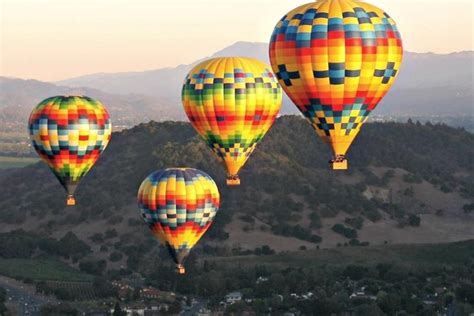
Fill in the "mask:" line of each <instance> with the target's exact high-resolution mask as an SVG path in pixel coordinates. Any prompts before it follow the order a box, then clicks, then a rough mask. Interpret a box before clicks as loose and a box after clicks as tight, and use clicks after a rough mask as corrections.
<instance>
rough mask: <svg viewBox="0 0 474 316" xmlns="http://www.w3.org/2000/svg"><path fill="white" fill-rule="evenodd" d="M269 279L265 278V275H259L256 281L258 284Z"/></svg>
mask: <svg viewBox="0 0 474 316" xmlns="http://www.w3.org/2000/svg"><path fill="white" fill-rule="evenodd" d="M267 281H268V278H264V277H261V276H260V277H258V279H257V281H256V282H255V283H257V284H260V283H263V282H267Z"/></svg>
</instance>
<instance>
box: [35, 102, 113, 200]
mask: <svg viewBox="0 0 474 316" xmlns="http://www.w3.org/2000/svg"><path fill="white" fill-rule="evenodd" d="M28 128H29V132H30V138H31V141H32V143H33V147H34V148H35V150H36V151H37V153H38V155H39V156H40V157H41V159H43V161H44V162H46V164H47V165H48V166H49V168H50V169H51V170H52V171H53V173H54V174H55V175H56V177H57V178H58V180H59V182H60V183H61V184H62V185H63V187H64V188H65V189H66V192H67V194H68V197H67V205H75V203H76V201H75V199H74V192H75V190H76V187H77V185H78V183H79V181H80V180H81V178H82V177H83V176H84V175H85V174H86V173H87V172H88V171H89V170H90V169H91V168H92V166H93V165H94V164H95V163H96V161H97V159H99V156H100V154H101V153H102V151H104V149H105V148H106V147H107V145H108V143H109V141H110V137H111V134H112V124H111V122H110V118H109V113H108V112H107V110H106V109H105V107H104V106H103V105H102V103H100V102H99V101H96V100H94V99H92V98H89V97H85V96H55V97H51V98H47V99H45V100H43V101H42V102H41V103H39V104H38V105H37V106H36V107H35V108H34V109H33V111H32V112H31V115H30V119H29V122H28Z"/></svg>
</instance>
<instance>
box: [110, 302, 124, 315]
mask: <svg viewBox="0 0 474 316" xmlns="http://www.w3.org/2000/svg"><path fill="white" fill-rule="evenodd" d="M112 315H113V316H125V315H126V313H125V312H124V311H122V308H121V307H120V303H119V302H116V303H115V306H114V313H113V314H112Z"/></svg>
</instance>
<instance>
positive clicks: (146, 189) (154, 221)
mask: <svg viewBox="0 0 474 316" xmlns="http://www.w3.org/2000/svg"><path fill="white" fill-rule="evenodd" d="M219 203H220V196H219V190H218V188H217V186H216V183H215V182H214V180H212V178H211V177H210V176H209V175H207V174H206V173H204V172H203V171H200V170H196V169H192V168H170V169H165V170H158V171H155V172H153V173H152V174H150V175H149V176H148V177H147V178H146V179H145V180H144V181H143V182H142V184H141V186H140V189H139V190H138V206H139V209H140V212H141V214H142V216H143V219H144V220H145V223H146V224H147V225H148V227H149V228H150V229H151V231H152V232H153V234H154V235H155V236H156V237H157V238H158V240H159V241H160V242H161V243H162V244H163V245H165V246H166V247H167V249H168V250H169V253H170V255H171V257H172V258H173V261H174V262H175V264H176V266H177V269H178V272H179V273H184V267H183V261H184V259H185V258H186V256H187V255H188V253H189V251H190V250H191V248H192V247H193V246H194V245H195V244H196V243H197V242H198V241H199V239H200V238H201V237H202V235H204V233H205V232H206V231H207V229H208V228H209V227H210V226H211V224H212V221H213V219H214V217H215V216H216V213H217V211H218V209H219Z"/></svg>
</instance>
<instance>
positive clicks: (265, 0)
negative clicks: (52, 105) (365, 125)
mask: <svg viewBox="0 0 474 316" xmlns="http://www.w3.org/2000/svg"><path fill="white" fill-rule="evenodd" d="M307 2H309V1H308V0H0V6H1V7H0V10H1V24H0V27H1V50H0V54H1V58H0V61H1V63H0V70H1V71H0V73H1V75H5V76H13V77H20V78H34V79H40V80H47V81H52V80H59V79H65V78H69V77H74V76H79V75H83V74H90V73H97V72H122V71H134V70H135V71H140V70H148V69H156V68H160V67H166V66H176V65H178V64H186V63H191V62H193V61H195V60H196V59H198V58H202V57H205V56H208V55H210V54H212V53H214V52H215V51H217V50H220V49H222V48H224V47H225V46H228V45H230V44H233V43H234V42H236V41H254V42H257V41H258V42H267V41H268V39H269V37H270V35H271V32H272V30H273V27H274V26H275V24H276V22H277V21H278V20H279V19H280V18H281V17H282V16H283V15H284V14H285V13H286V12H288V11H289V10H291V9H293V8H295V7H296V6H298V5H301V4H304V3H307ZM368 2H370V3H372V4H374V5H376V6H379V7H381V8H382V9H384V10H385V11H387V12H388V13H389V14H390V15H391V16H392V17H394V19H395V20H396V21H397V23H398V25H399V28H400V30H401V32H402V36H403V40H404V45H405V49H407V50H410V51H415V52H427V51H433V52H443V53H445V52H453V51H461V50H472V49H473V31H472V28H473V21H472V20H473V13H474V12H473V2H474V1H473V0H370V1H368Z"/></svg>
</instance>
